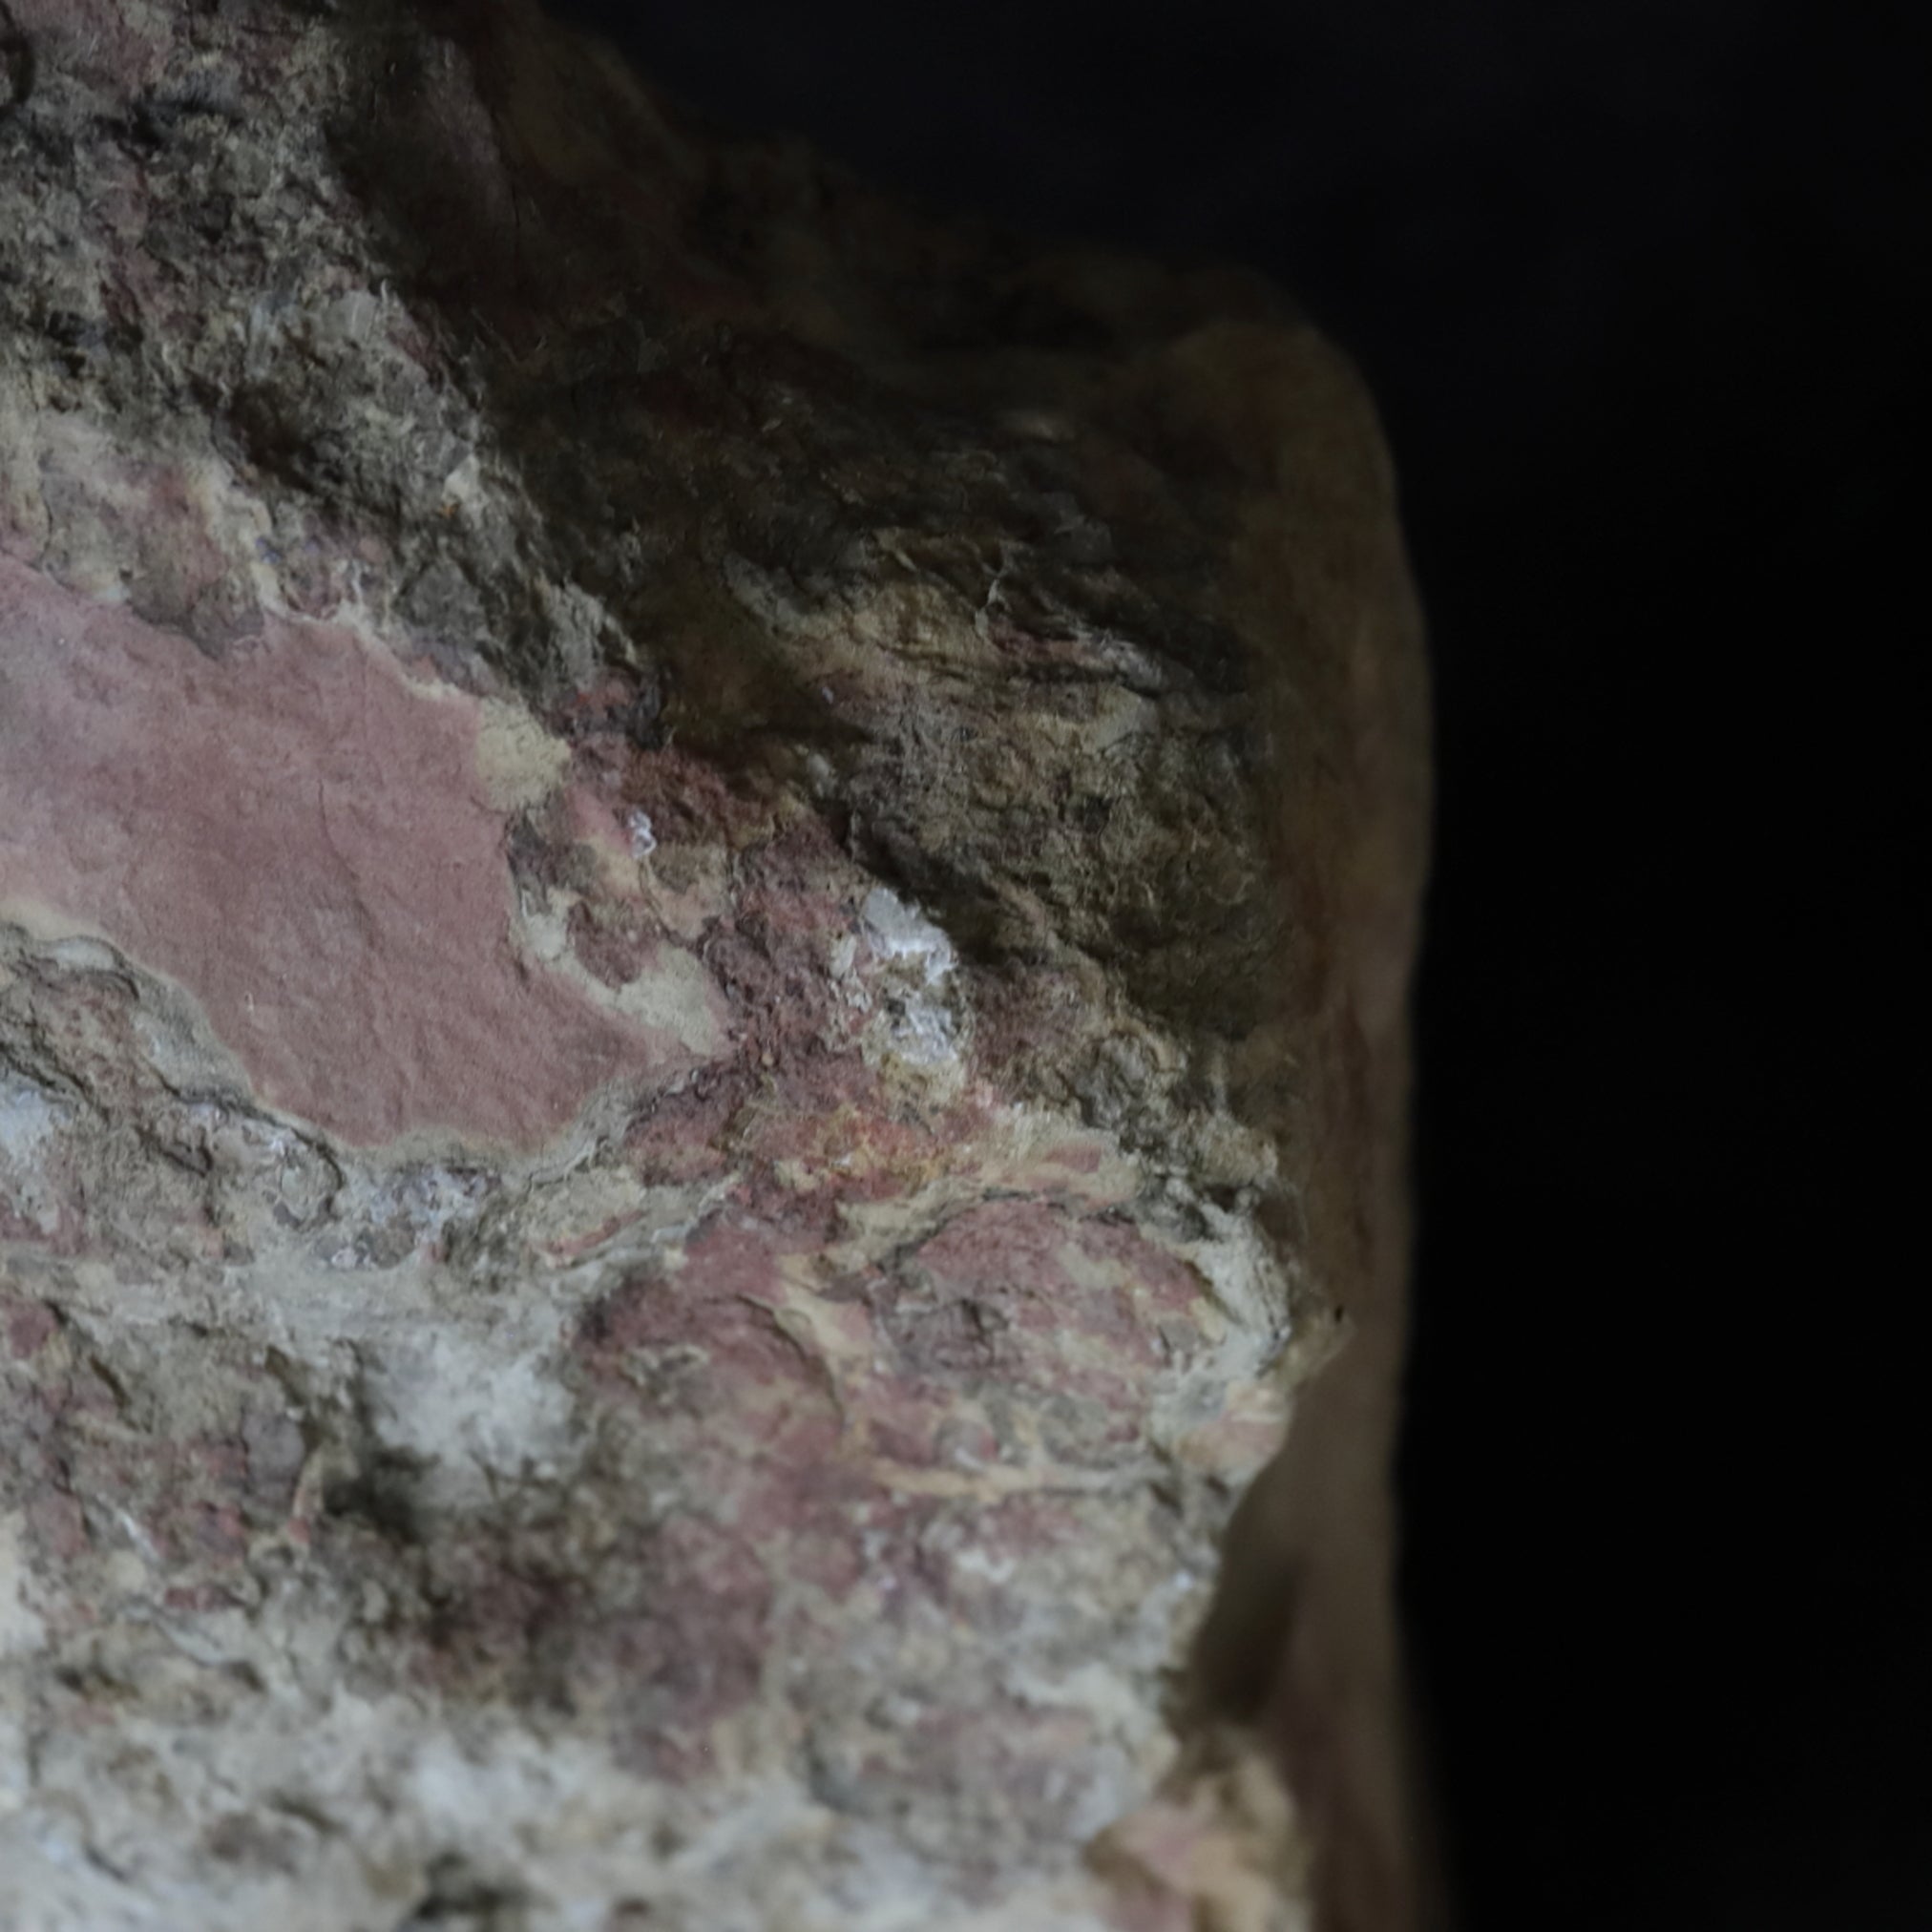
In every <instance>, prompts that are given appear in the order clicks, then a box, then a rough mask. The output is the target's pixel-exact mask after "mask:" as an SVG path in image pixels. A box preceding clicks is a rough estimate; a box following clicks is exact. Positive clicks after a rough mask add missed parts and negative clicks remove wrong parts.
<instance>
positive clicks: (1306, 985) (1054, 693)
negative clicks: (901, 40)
mask: <svg viewBox="0 0 1932 1932" xmlns="http://www.w3.org/2000/svg"><path fill="white" fill-rule="evenodd" d="M1420 708H1421V707H1420V696H1419V665H1418V648H1417V641H1416V626H1415V623H1414V619H1413V613H1412V610H1411V605H1410V599H1409V596H1408V592H1407V588H1406V578H1405V576H1404V572H1403V567H1402V562H1401V557H1400V550H1399V544H1398V541H1397V536H1396V530H1395V520H1394V513H1393V508H1392V493H1391V489H1390V484H1389V480H1388V476H1387V473H1386V466H1385V463H1384V460H1383V457H1382V455H1381V452H1380V444H1379V441H1378V438H1377V434H1376V429H1375V426H1374V422H1373V418H1372V415H1371V413H1370V411H1369V410H1368V408H1367V406H1366V404H1365V402H1364V400H1363V398H1362V396H1361V394H1360V391H1359V389H1358V386H1357V385H1356V383H1355V380H1354V378H1353V377H1352V375H1351V374H1350V372H1349V371H1348V370H1347V368H1346V367H1345V366H1344V365H1343V364H1342V363H1341V362H1340V360H1339V359H1338V358H1337V357H1336V356H1335V355H1334V352H1333V351H1332V350H1330V349H1329V348H1327V347H1325V346H1324V345H1323V344H1322V343H1321V342H1320V341H1319V340H1318V338H1316V337H1315V336H1314V334H1313V332H1312V331H1311V330H1310V329H1309V328H1308V327H1307V326H1305V325H1304V324H1303V323H1302V322H1301V321H1300V320H1299V319H1298V318H1297V316H1296V315H1295V313H1294V311H1293V310H1292V308H1291V307H1290V306H1289V305H1287V304H1286V303H1285V302H1284V301H1283V300H1282V299H1281V298H1280V297H1279V296H1277V295H1276V294H1274V293H1273V292H1271V290H1270V289H1268V288H1267V287H1265V286H1263V285H1261V284H1258V283H1257V282H1255V281H1253V280H1251V279H1250V278H1248V277H1245V276H1242V275H1237V274H1233V273H1223V272H1205V271H1204V272H1197V273H1191V274H1187V273H1180V272H1176V271H1170V270H1166V269H1157V268H1154V267H1151V266H1148V265H1145V264H1140V263H1132V262H1124V261H1121V260H1117V259H1113V258H1110V257H1101V256H1082V255H1068V254H1058V255H1056V254H1050V253H1046V252H1042V251H1040V250H1039V249H1037V248H1034V247H1032V246H1030V245H1022V244H1020V243H1019V242H1014V241H1011V240H1008V239H1006V238H1003V237H1000V236H998V235H995V234H990V233H985V232H981V231H979V230H977V229H975V228H971V227H966V226H958V225H952V226H949V225H946V224H942V223H939V222H935V221H928V220H923V219H916V218H914V217H913V216H910V215H908V214H906V213H905V212H903V211H902V210H900V209H898V208H896V207H894V206H893V205H891V204H890V203H888V202H886V201H884V200H881V199H879V198H877V197H875V196H874V195H873V194H872V193H871V192H870V191H869V190H867V189H865V188H864V187H863V186H861V185H860V184H858V183H856V182H854V181H853V180H851V179H849V178H848V177H847V176H845V175H843V174H842V173H840V172H838V171H837V170H835V169H833V168H830V167H829V166H827V165H825V164H823V163H822V162H819V161H817V160H816V159H814V158H811V157H809V156H808V155H806V154H804V153H801V152H799V151H796V150H794V149H790V148H785V147H777V146H759V145H744V144H738V145H734V144H730V143H726V142H724V141H720V140H717V139H714V138H711V137H709V136H705V135H704V134H703V133H702V132H701V131H698V130H696V129H694V128H693V127H691V126H690V125H688V124H686V123H684V122H683V121H681V120H679V119H677V118H676V117H674V116H673V115H670V114H669V113H668V112H667V111H666V110H665V109H664V108H663V107H662V104H661V103H659V102H658V101H656V100H655V98H654V97H653V96H652V95H650V94H648V93H647V92H646V90H645V89H644V88H643V87H642V86H641V84H640V83H639V82H638V80H637V79H636V78H635V77H634V76H632V75H631V74H630V73H628V72H627V71H625V70H624V69H623V68H622V67H621V66H620V64H619V63H618V62H617V61H616V60H615V59H614V58H613V57H611V56H609V55H608V54H607V53H605V52H602V51H600V50H599V49H598V48H597V47H595V46H593V45H589V44H586V43H583V42H580V41H578V40H576V39H573V38H571V37H569V36H567V35H564V34H562V33H560V32H558V31H554V30H552V29H551V28H549V27H547V26H546V25H545V24H544V23H543V22H542V21H541V20H540V19H539V18H538V17H537V16H536V14H535V13H534V12H533V11H531V10H528V9H527V8H524V7H522V6H519V5H515V4H510V0H504V4H489V5H475V6H470V7H463V8H452V9H448V10H439V9H434V8H420V9H419V8H410V7H398V6H389V5H368V6H360V5H344V6H329V5H326V4H320V0H318V4H315V5H310V6H302V5H295V4H277V0H217V4H200V0H197V4H194V5H190V4H188V0H172V4H163V0H9V4H8V5H5V6H0V1926H4V1927H5V1928H6V1932H82V1928H85V1932H115V1928H120V1927H128V1928H135V1927H140V1928H156V1927H160V1928H168V1932H177V1928H179V1932H225V1928H235V1932H242V1928H248V1932H254V1928H257V1927H260V1926H262V1925H264V1924H270V1925H275V1926H277V1927H279V1928H282V1932H350V1928H358V1932H360V1928H379V1927H380V1928H389V1927H398V1926H404V1925H429V1924H432V1923H433V1924H437V1925H456V1926H471V1927H476V1928H483V1927H489V1928H495V1932H509V1928H532V1932H541V1928H551V1927H557V1928H563V1927H587V1928H611V1932H617V1928H621V1927H633V1926H636V1927H644V1926H649V1927H654V1928H655V1927H688V1928H699V1927H703V1928H705V1932H730V1928H738V1927H744V1928H747V1932H748V1928H758V1932H765V1928H794V1927H796V1928H812V1927H826V1928H831V1927H838V1928H847V1927H851V1928H869V1932H887V1928H896V1927H902V1926H905V1927H911V1926H919V1927H942V1926H943V1927H954V1928H963V1927H967V1926H978V1927H983V1928H988V1932H991V1928H996V1927H998V1928H1008V1927H1011V1928H1016V1932H1024V1928H1029V1927H1032V1928H1039V1932H1047V1928H1056V1932H1074V1928H1080V1927H1100V1926H1110V1927H1119V1928H1131V1932H1166V1928H1177V1932H1178V1928H1181V1927H1194V1926H1212V1927H1215V1928H1220V1932H1237V1928H1261V1927H1280V1928H1287V1927H1292V1926H1297V1925H1301V1924H1303V1923H1305V1922H1307V1918H1308V1914H1309V1912H1310V1910H1311V1901H1316V1902H1317V1903H1318V1906H1319V1916H1320V1918H1321V1919H1322V1921H1323V1922H1326V1923H1327V1924H1329V1925H1331V1926H1333V1927H1345V1928H1370V1927H1375V1928H1380V1927H1385V1926H1386V1927H1400V1926H1402V1925H1404V1924H1406V1923H1407V1922H1409V1920H1410V1917H1411V1914H1412V1899H1411V1886H1412V1872H1411V1862H1412V1861H1411V1859H1410V1858H1409V1856H1408V1851H1407V1842H1408V1840H1407V1824H1406V1822H1405V1809H1406V1797H1405V1794H1404V1789H1403V1772H1402V1760H1401V1742H1400V1731H1399V1726H1398V1724H1397V1709H1398V1696H1397V1686H1396V1679H1395V1665H1394V1659H1395V1650H1394V1646H1393V1643H1392V1641H1391V1637H1390V1626H1389V1604H1388V1591H1387V1565H1388V1556H1389V1540H1388V1533H1387V1522H1386V1513H1387V1504H1386V1498H1385V1493H1384V1491H1385V1483H1384V1480H1383V1464H1384V1461H1385V1459H1386V1455H1387V1450H1388V1439H1389V1429H1390V1420H1391V1409H1390V1404H1391V1403H1392V1401H1393V1395H1394V1383H1395V1375H1394V1372H1395V1366H1396V1363H1397V1359H1398V1352H1399V1346H1400V1322H1399V1307H1400V1286H1401V1283H1400V1274H1401V1261H1402V1243H1403V1230H1402V1207H1401V1203H1402V1191H1401V1174H1400V1159H1401V1144H1400V1121H1401V1113H1402V1083H1403V1079H1404V1061H1403V1048H1402V1002H1403V985H1404V979H1405V975H1406V972H1407V968H1408V961H1409V955H1410V951H1411V943H1412V925H1413V919H1414V914H1415V908H1416V897H1417V881H1418V868H1419V852H1420V830H1419V828H1420V824H1421V816H1422V813H1421V805H1420V800H1421V786H1422V774H1423V761H1422V757H1421V750H1420V725H1419V717H1420ZM1338 1339H1339V1340H1341V1341H1342V1343H1343V1345H1342V1346H1341V1347H1340V1349H1339V1352H1337V1348H1336V1343H1337V1341H1338ZM1291 1416H1292V1418H1293V1422H1292V1432H1291V1435H1290V1437H1289V1440H1288V1447H1287V1449H1286V1451H1285V1452H1284V1454H1283V1455H1282V1457H1281V1458H1280V1460H1278V1461H1277V1462H1276V1464H1275V1465H1274V1467H1273V1469H1272V1471H1271V1474H1270V1475H1269V1477H1268V1478H1267V1479H1266V1480H1265V1481H1263V1482H1262V1483H1261V1484H1260V1485H1259V1486H1258V1487H1255V1488H1254V1489H1253V1490H1252V1491H1251V1494H1250V1501H1249V1502H1247V1503H1246V1504H1245V1505H1244V1506H1243V1508H1242V1510H1241V1511H1240V1513H1239V1514H1238V1516H1237V1517H1236V1519H1235V1525H1234V1530H1233V1535H1232V1540H1231V1542H1229V1544H1228V1556H1227V1562H1226V1563H1225V1565H1224V1564H1223V1562H1222V1544H1223V1540H1224V1537H1226V1536H1227V1535H1228V1532H1229V1516H1230V1512H1231V1511H1232V1509H1233V1505H1234V1502H1235V1501H1236V1499H1237V1498H1238V1497H1240V1496H1241V1495H1242V1493H1243V1492H1244V1490H1248V1489H1249V1486H1250V1482H1251V1481H1252V1479H1253V1478H1254V1477H1255V1475H1256V1472H1257V1471H1258V1470H1259V1469H1260V1468H1261V1467H1262V1465H1263V1464H1264V1462H1266V1461H1267V1460H1268V1458H1269V1456H1270V1454H1271V1451H1272V1450H1273V1448H1274V1447H1275V1445H1276V1443H1277V1441H1278V1440H1279V1439H1280V1436H1281V1430H1282V1425H1283V1423H1284V1420H1286V1419H1288V1418H1290V1417H1291ZM1217 1575H1218V1577H1219V1582H1218V1584H1217ZM1277 1755H1282V1756H1284V1758H1285V1761H1286V1763H1287V1764H1288V1766H1289V1768H1290V1771H1291V1773H1292V1787H1293V1793H1294V1796H1293V1797H1292V1798H1291V1797H1290V1796H1289V1795H1288V1794H1287V1792H1286V1791H1284V1789H1283V1788H1282V1786H1281V1785H1280V1784H1279V1782H1278V1781H1277V1780H1276V1779H1275V1778H1274V1776H1273V1774H1272V1773H1271V1770H1270V1763H1271V1760H1272V1759H1273V1758H1274V1757H1276V1756H1277Z"/></svg>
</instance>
